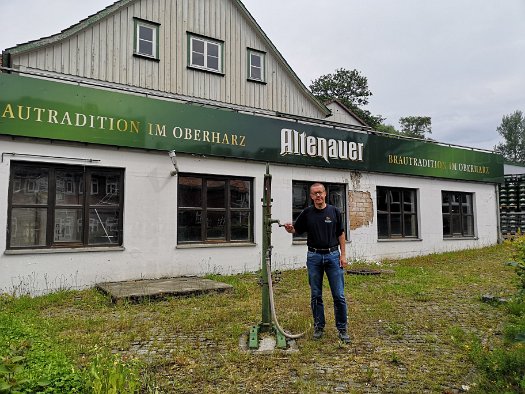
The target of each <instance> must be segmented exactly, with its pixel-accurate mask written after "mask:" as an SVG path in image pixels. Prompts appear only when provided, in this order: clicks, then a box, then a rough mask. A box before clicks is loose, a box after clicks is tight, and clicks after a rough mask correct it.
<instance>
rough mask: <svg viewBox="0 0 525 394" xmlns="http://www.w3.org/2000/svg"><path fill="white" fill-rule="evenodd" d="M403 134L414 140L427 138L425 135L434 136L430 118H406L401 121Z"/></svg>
mask: <svg viewBox="0 0 525 394" xmlns="http://www.w3.org/2000/svg"><path fill="white" fill-rule="evenodd" d="M399 124H400V125H401V133H402V134H404V135H406V136H408V137H414V138H422V139H424V138H425V133H428V134H432V119H431V118H430V116H405V117H403V118H400V119H399Z"/></svg>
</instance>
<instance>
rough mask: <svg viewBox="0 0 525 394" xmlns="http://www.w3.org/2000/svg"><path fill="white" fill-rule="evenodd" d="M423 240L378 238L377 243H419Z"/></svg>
mask: <svg viewBox="0 0 525 394" xmlns="http://www.w3.org/2000/svg"><path fill="white" fill-rule="evenodd" d="M420 241H423V238H378V239H377V242H420Z"/></svg>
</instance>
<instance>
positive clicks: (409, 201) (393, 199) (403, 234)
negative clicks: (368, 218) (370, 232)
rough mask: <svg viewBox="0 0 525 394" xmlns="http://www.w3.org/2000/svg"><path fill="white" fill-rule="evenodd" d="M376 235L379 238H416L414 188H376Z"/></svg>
mask: <svg viewBox="0 0 525 394" xmlns="http://www.w3.org/2000/svg"><path fill="white" fill-rule="evenodd" d="M377 235H378V238H380V239H391V238H416V237H417V236H418V230H417V202H416V190H414V189H401V188H393V187H378V188H377Z"/></svg>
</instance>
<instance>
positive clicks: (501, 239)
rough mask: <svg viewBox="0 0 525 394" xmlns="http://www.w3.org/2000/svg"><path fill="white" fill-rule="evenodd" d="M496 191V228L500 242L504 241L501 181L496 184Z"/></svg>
mask: <svg viewBox="0 0 525 394" xmlns="http://www.w3.org/2000/svg"><path fill="white" fill-rule="evenodd" d="M494 192H495V194H496V228H497V231H498V244H501V243H502V242H503V237H502V235H501V212H500V209H499V183H495V184H494Z"/></svg>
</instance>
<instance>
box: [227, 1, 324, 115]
mask: <svg viewBox="0 0 525 394" xmlns="http://www.w3.org/2000/svg"><path fill="white" fill-rule="evenodd" d="M234 2H235V3H237V5H238V6H239V8H240V9H241V10H242V11H243V12H244V13H245V14H246V16H247V17H248V20H249V21H250V22H251V23H252V24H253V26H254V27H255V29H256V30H257V31H258V32H259V34H260V35H261V36H262V37H263V39H264V40H265V41H266V43H267V44H268V46H269V47H270V48H271V49H272V50H273V51H274V52H275V54H276V55H277V59H278V60H280V61H281V63H282V65H283V66H284V67H285V69H286V70H287V71H288V72H289V73H290V74H291V75H292V77H293V79H294V80H295V82H296V83H297V84H298V85H299V86H300V88H301V89H302V90H303V91H304V92H305V93H306V94H307V96H309V98H310V99H311V100H312V101H313V102H314V103H315V104H316V105H317V107H319V109H320V110H321V111H322V112H324V113H325V116H329V115H330V114H331V111H330V110H329V109H328V108H327V107H326V105H324V104H323V103H322V102H321V101H320V100H319V99H318V98H317V97H315V96H314V95H313V93H312V92H311V91H310V90H309V89H308V88H307V87H306V86H305V85H304V83H303V82H302V81H301V79H300V78H299V77H298V76H297V74H296V73H295V71H294V70H293V69H292V68H291V67H290V65H289V64H288V62H287V61H286V59H285V58H284V57H283V55H281V52H279V50H278V49H277V48H276V47H275V45H273V43H272V42H271V41H270V39H269V38H268V36H267V35H266V33H265V32H264V31H263V29H261V26H259V24H258V23H257V21H256V20H255V18H254V17H253V15H252V14H251V13H250V11H248V9H247V8H246V6H245V5H244V4H243V3H242V1H241V0H234Z"/></svg>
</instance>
